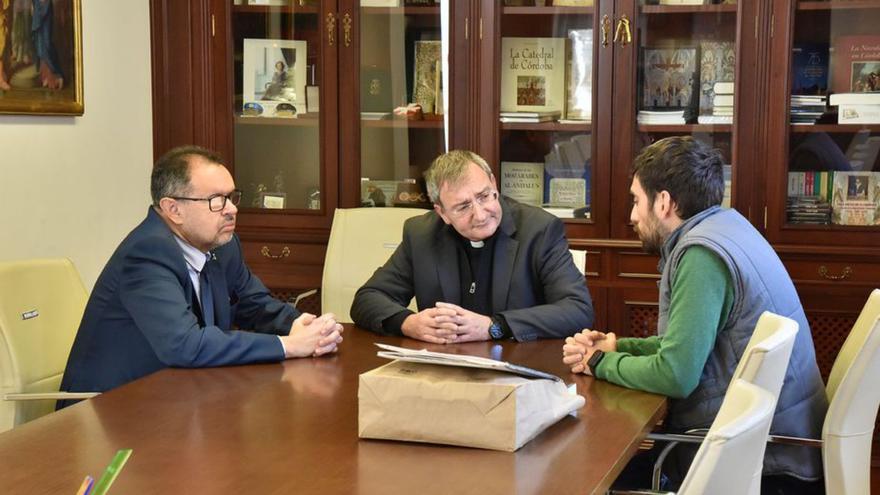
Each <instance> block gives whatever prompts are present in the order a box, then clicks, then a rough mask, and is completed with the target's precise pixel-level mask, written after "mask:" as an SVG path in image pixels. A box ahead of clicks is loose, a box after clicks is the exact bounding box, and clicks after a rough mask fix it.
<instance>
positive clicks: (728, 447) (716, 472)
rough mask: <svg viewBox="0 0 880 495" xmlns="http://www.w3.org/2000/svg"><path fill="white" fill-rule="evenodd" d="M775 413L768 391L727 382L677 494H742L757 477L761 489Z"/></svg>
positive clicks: (753, 386)
mask: <svg viewBox="0 0 880 495" xmlns="http://www.w3.org/2000/svg"><path fill="white" fill-rule="evenodd" d="M775 408H776V399H775V398H774V397H773V395H772V394H771V393H770V392H768V391H766V390H764V389H763V388H761V387H759V386H757V385H753V384H751V383H749V382H747V381H745V380H735V381H734V382H732V383H731V384H730V387H728V389H727V393H726V394H725V395H724V402H722V404H721V408H720V409H719V411H718V416H716V417H715V421H713V422H712V426H711V427H710V428H709V431H708V433H706V436H705V438H704V439H703V440H702V442H701V445H700V448H699V450H697V455H696V456H695V457H694V462H693V464H691V467H690V469H688V472H687V475H686V476H685V478H684V481H682V484H681V487H680V488H679V489H678V492H677V493H678V494H679V495H691V494H694V495H697V494H699V495H703V494H709V493H711V494H713V495H741V494H743V493H749V491H750V489H751V487H753V486H755V477H756V476H757V478H758V482H757V484H758V486H759V487H760V477H761V464H762V463H763V459H764V448H765V446H766V444H767V433H768V432H769V431H770V422H771V421H772V420H773V410H774V409H775ZM756 473H757V474H756ZM612 493H616V494H639V493H658V492H655V491H647V490H644V491H642V490H639V491H614V492H612Z"/></svg>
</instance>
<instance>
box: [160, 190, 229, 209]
mask: <svg viewBox="0 0 880 495" xmlns="http://www.w3.org/2000/svg"><path fill="white" fill-rule="evenodd" d="M169 198H171V199H184V200H186V201H207V202H208V209H209V210H211V211H213V212H218V211H223V209H224V208H226V201H227V200H228V201H231V202H232V204H234V205H235V206H238V203H240V202H241V191H239V190H238V189H236V190H234V191H232V192H231V193H229V194H212V195H211V196H208V197H207V198H187V197H185V196H169Z"/></svg>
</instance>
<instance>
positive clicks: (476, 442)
mask: <svg viewBox="0 0 880 495" xmlns="http://www.w3.org/2000/svg"><path fill="white" fill-rule="evenodd" d="M584 403H585V399H584V398H583V397H581V396H579V395H576V394H574V393H570V392H569V391H568V390H567V389H566V387H565V385H564V384H563V383H562V382H556V381H552V380H541V379H530V378H524V377H521V376H516V375H512V374H509V373H502V372H498V371H490V370H485V369H476V368H458V367H454V366H438V365H433V364H419V363H410V362H404V361H393V362H391V363H389V364H386V365H384V366H381V367H379V368H376V369H374V370H371V371H368V372H366V373H363V374H361V376H360V383H359V386H358V435H359V436H360V437H361V438H381V439H388V440H408V441H413V442H428V443H441V444H449V445H462V446H467V447H480V448H485V449H493V450H506V451H509V452H512V451H515V450H516V449H518V448H520V447H522V446H523V445H525V443H526V442H528V441H529V440H531V439H532V438H534V437H535V436H537V435H538V433H540V432H541V431H543V430H544V429H545V428H547V427H548V426H550V425H552V424H553V423H555V422H557V421H559V420H560V419H561V418H562V417H564V416H565V415H567V414H569V413H571V412H572V411H574V410H576V409H579V408H580V407H582V406H583V405H584Z"/></svg>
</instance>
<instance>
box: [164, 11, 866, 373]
mask: <svg viewBox="0 0 880 495" xmlns="http://www.w3.org/2000/svg"><path fill="white" fill-rule="evenodd" d="M305 3H307V4H308V5H300V2H299V0H292V1H291V2H290V3H289V4H287V5H286V6H283V7H267V6H249V5H234V4H233V2H232V1H224V0H175V1H173V2H172V1H169V0H152V1H151V13H152V16H151V23H152V33H153V73H154V85H153V88H154V136H155V152H156V154H157V155H158V154H160V153H162V152H164V151H166V150H167V149H168V148H170V147H171V146H173V145H178V144H184V143H197V144H201V145H204V146H208V147H212V148H216V149H218V150H220V151H221V152H223V153H224V155H225V156H227V157H231V158H232V160H231V162H232V163H231V167H232V169H233V171H234V173H235V175H236V178H239V177H244V176H245V175H246V174H245V173H244V172H243V171H244V170H246V169H247V168H248V167H253V166H256V165H255V164H257V163H259V160H264V161H265V160H266V156H272V146H271V145H270V144H266V143H273V142H283V141H284V139H285V137H284V136H288V135H295V134H297V133H306V134H307V135H308V137H307V138H304V139H305V141H302V140H301V141H297V142H304V143H307V144H308V146H307V148H309V149H300V148H299V147H297V146H292V145H290V144H289V143H286V144H279V145H278V146H279V147H278V149H279V150H281V151H280V152H279V153H276V155H277V158H278V160H279V161H278V163H281V164H282V168H283V170H284V171H285V173H290V174H294V173H299V172H298V171H300V170H301V169H299V168H297V167H302V166H306V167H307V168H308V173H309V174H312V175H313V176H314V177H317V179H315V180H314V182H315V185H316V187H317V188H319V189H320V207H319V208H318V209H315V210H310V209H307V208H305V207H302V206H301V205H302V204H305V203H304V202H303V200H302V198H301V197H300V198H298V199H297V198H296V197H295V196H296V194H299V193H296V192H294V191H288V201H289V202H290V204H291V205H295V204H298V205H300V206H295V207H289V208H287V209H284V210H267V209H262V208H244V209H243V210H242V213H241V215H240V222H239V232H240V234H241V237H242V240H243V242H244V246H245V250H246V256H247V260H248V262H249V264H250V265H251V266H252V267H253V268H254V269H255V271H256V272H257V273H258V274H259V275H260V276H261V277H262V278H263V280H264V281H265V282H266V283H267V285H269V286H270V287H272V288H273V290H276V291H277V293H278V294H280V295H284V296H289V295H295V294H296V293H297V292H300V291H302V290H305V289H308V288H313V287H319V286H320V278H321V271H322V264H323V256H324V249H325V244H326V240H327V236H328V233H329V228H330V224H331V222H332V216H333V211H334V209H335V208H349V207H356V206H359V205H360V203H361V199H362V191H361V189H362V186H361V178H362V177H369V178H370V179H374V178H375V179H393V180H402V179H407V178H409V179H418V178H419V176H420V174H421V172H422V171H423V170H424V168H425V167H426V166H427V164H428V163H429V162H430V160H431V159H432V158H433V157H434V156H435V155H436V154H437V153H438V152H440V151H441V150H442V149H443V146H444V135H445V134H444V133H445V132H448V136H449V143H450V147H459V148H469V149H473V150H475V151H477V152H478V153H480V154H481V155H483V156H484V157H486V158H487V160H488V161H489V162H490V163H491V164H492V165H493V167H495V170H496V172H498V171H500V163H501V162H502V161H524V162H534V161H540V160H542V159H543V157H544V156H545V155H546V154H547V153H548V152H550V151H551V149H552V148H553V145H554V143H556V142H558V141H559V140H564V139H569V138H570V137H571V136H575V135H579V134H589V135H590V139H591V147H592V149H591V157H590V161H591V165H590V166H591V174H592V175H591V189H590V192H591V205H590V206H591V216H590V218H589V219H577V220H575V219H571V220H566V227H567V233H568V237H569V241H570V244H571V246H572V247H573V248H576V249H584V250H586V251H587V253H588V256H587V272H588V274H587V284H588V286H589V288H590V291H591V293H592V295H593V297H594V302H595V305H596V311H597V313H596V314H597V316H598V321H597V328H603V329H606V328H607V329H612V330H615V331H617V332H618V333H620V334H621V335H646V334H650V333H651V332H652V331H654V329H655V328H656V304H657V288H656V282H657V280H658V274H657V269H656V263H657V259H656V258H654V257H651V256H648V255H645V254H643V253H642V252H641V250H640V246H639V242H638V240H637V238H636V236H635V235H634V233H633V231H632V228H631V226H630V225H629V211H630V198H629V193H628V189H629V184H630V177H629V173H630V172H629V170H630V168H629V167H630V164H631V163H632V159H633V157H634V156H635V155H636V154H637V153H638V151H639V150H640V149H641V148H642V147H643V146H644V145H645V144H648V143H650V142H652V141H654V140H657V139H660V138H663V137H666V136H672V135H681V134H687V135H694V136H696V137H698V138H699V139H703V140H706V141H707V142H709V143H711V144H712V145H713V146H716V147H718V148H719V149H721V150H722V153H723V154H724V157H725V159H726V161H727V162H728V163H730V165H731V204H732V206H733V207H735V208H737V209H738V210H739V211H740V212H741V213H742V214H743V215H744V216H746V217H747V218H748V219H749V220H750V221H751V222H752V223H753V224H754V225H755V226H756V228H758V229H759V230H760V231H761V232H763V233H764V234H765V235H766V237H767V238H768V240H769V241H770V242H771V243H772V244H773V246H774V247H775V248H776V249H777V251H778V252H779V254H780V256H781V257H782V259H783V261H784V263H785V264H786V266H787V268H788V269H789V272H790V273H791V275H792V278H793V279H794V281H795V284H796V286H797V288H798V291H799V293H800V295H801V298H802V300H803V302H804V305H805V308H806V310H807V313H808V316H809V319H810V323H811V329H812V331H813V335H814V339H815V341H816V343H817V346H816V348H817V353H818V359H819V362H820V366H821V367H822V370H823V373H825V374H826V375H827V373H828V371H829V370H830V364H831V363H832V362H833V359H834V357H835V356H836V353H837V350H838V349H839V347H840V345H841V344H842V342H843V339H844V338H845V337H846V334H847V332H848V329H849V327H850V325H851V324H852V322H853V321H854V319H855V317H856V315H857V314H858V311H859V310H860V308H861V306H862V304H863V302H864V300H865V299H866V298H867V295H868V293H869V291H870V290H871V289H872V288H875V287H877V286H878V285H880V282H878V281H880V258H878V256H877V246H880V227H876V226H874V227H844V226H834V225H806V226H805V225H796V224H792V223H788V222H787V221H786V212H785V206H786V196H787V189H786V184H787V177H788V171H789V161H790V156H791V151H792V150H791V149H790V147H791V143H792V142H793V140H795V139H797V138H798V137H802V136H803V135H804V134H806V133H827V134H830V135H832V137H834V138H836V141H835V142H843V141H842V140H843V139H851V136H853V135H855V134H857V133H859V132H862V133H868V134H869V135H870V136H871V137H874V136H877V135H878V132H880V125H863V126H849V127H847V126H840V125H838V124H836V123H834V122H824V121H822V122H820V124H819V125H814V126H794V125H790V123H789V112H790V107H789V100H790V94H791V89H790V88H791V71H792V67H791V59H792V55H791V54H792V48H793V47H794V46H795V45H796V44H798V43H803V42H819V43H822V42H824V43H830V44H832V45H833V39H834V37H835V36H838V35H841V34H844V33H853V34H859V33H862V34H864V33H873V32H875V31H876V26H877V25H878V24H880V1H873V0H870V1H869V0H847V1H844V0H832V1H822V2H819V1H814V2H810V1H796V0H780V1H777V2H764V1H758V0H741V1H739V2H736V3H733V4H727V3H725V4H720V5H716V4H713V5H695V6H667V5H654V3H656V2H644V1H639V0H616V1H612V0H609V1H605V0H596V1H595V2H594V5H592V6H584V7H554V6H525V7H511V6H504V5H502V3H503V2H501V1H496V0H462V1H454V2H451V6H452V10H451V12H450V29H449V34H448V37H447V41H448V46H449V53H450V64H449V70H450V77H449V88H448V93H449V101H448V107H447V114H448V115H447V117H448V120H447V121H445V122H444V121H427V120H423V121H415V122H413V121H409V122H408V121H397V120H373V121H368V120H363V119H362V118H361V115H360V112H359V109H362V108H364V107H363V106H362V103H363V101H364V99H365V95H364V94H362V90H364V88H365V86H363V85H362V83H363V80H364V78H365V77H366V71H367V69H368V68H369V69H370V70H375V69H379V70H381V69H387V71H388V75H389V77H390V78H391V80H392V81H398V82H397V86H400V84H402V83H400V81H406V80H411V79H412V76H411V75H410V74H409V71H411V70H412V67H411V65H407V64H408V63H409V62H407V60H409V59H410V58H411V56H412V55H411V51H412V49H411V48H408V46H409V45H410V44H411V43H413V41H414V40H423V39H440V10H439V7H436V6H402V7H360V6H359V5H358V2H356V1H355V0H329V1H321V2H305ZM400 3H401V4H403V3H404V2H403V1H401V2H400ZM546 3H548V4H552V1H551V0H547V2H546ZM646 3H649V4H646ZM624 19H625V20H627V21H628V22H629V27H630V35H631V39H630V40H628V41H627V42H624V39H623V38H625V36H623V35H622V34H621V35H619V36H618V39H617V40H615V39H614V37H615V33H616V32H617V31H618V30H619V29H620V30H624V27H625V26H624V24H625V21H624ZM573 27H575V28H582V29H587V28H589V29H592V30H593V60H592V67H593V78H592V92H593V95H592V98H593V100H592V109H593V112H592V114H593V116H592V121H591V122H590V123H583V124H564V123H558V122H549V123H535V124H529V123H515V124H511V123H508V124H503V123H501V122H499V111H500V84H501V78H502V70H503V68H502V67H501V66H500V65H499V63H500V60H501V57H500V47H501V41H502V39H503V38H504V37H506V36H522V37H544V36H559V37H565V36H566V30H567V29H571V28H573ZM603 27H604V28H606V29H607V33H606V37H607V43H606V44H603V43H602V36H603ZM872 30H873V31H872ZM259 36H262V37H266V38H271V37H272V36H279V37H282V38H293V39H304V40H306V41H307V42H308V43H309V50H308V57H307V62H308V64H309V66H310V67H312V68H313V69H312V70H314V74H315V75H314V80H313V81H310V84H311V83H314V84H315V85H318V86H319V87H320V98H321V99H320V116H319V117H318V118H316V119H313V120H302V121H300V120H299V119H294V120H281V119H278V120H275V119H266V120H265V121H256V122H255V121H254V120H253V119H251V118H246V117H242V116H241V101H240V98H241V96H240V95H241V84H242V83H241V77H242V76H241V70H242V63H243V62H242V60H241V57H242V54H241V46H240V44H241V40H242V38H244V37H259ZM707 40H709V41H711V40H714V41H726V42H729V43H731V44H732V46H733V47H734V49H735V54H736V56H735V60H736V62H735V68H734V73H735V81H734V82H735V110H734V114H735V119H734V121H733V124H713V125H701V124H696V123H694V121H693V120H691V121H688V123H687V124H683V125H650V126H649V125H640V124H639V123H638V121H637V118H636V116H637V113H638V110H639V109H640V106H639V95H640V87H641V86H642V84H643V79H642V78H643V76H644V75H643V72H644V70H643V63H642V61H641V54H642V51H643V49H644V48H646V47H647V48H650V47H656V46H666V45H667V44H669V43H671V44H674V45H676V46H697V47H698V46H700V43H701V42H702V41H707ZM401 41H402V43H401ZM401 44H403V45H404V46H400V45H401ZM383 64H384V66H383ZM410 84H411V83H410ZM392 86H395V84H394V83H393V84H392ZM398 89H399V88H398ZM407 91H408V90H407ZM397 94H398V96H399V95H400V94H402V93H401V92H400V91H398V93H397ZM407 95H408V93H407ZM401 103H403V102H401ZM247 136H250V139H252V143H251V144H249V145H246V144H242V143H243V141H242V139H245V138H246V137H247ZM272 136H274V137H272ZM842 136H843V137H842ZM395 143H397V144H395ZM399 143H406V144H405V146H403V148H395V146H398V145H399ZM243 146H250V147H251V148H250V149H251V151H250V154H244V153H242V147H243ZM404 148H405V149H404ZM304 154H305V155H304ZM258 155H259V156H258ZM263 155H266V156H263ZM306 155H307V158H304V156H306ZM254 156H258V158H259V160H258V159H256V158H253V157H254ZM386 156H387V157H390V158H388V160H386V158H385V157H386ZM384 161H387V162H388V163H390V164H392V165H390V168H388V169H382V168H381V167H380V166H379V165H378V164H377V163H381V162H384ZM303 164H306V165H303ZM873 170H875V171H880V163H878V162H877V161H875V162H874V164H873ZM239 185H240V186H242V187H243V188H244V189H245V190H246V191H248V190H249V189H248V188H250V187H252V186H251V184H239ZM295 199H296V201H294V200H295ZM314 303H315V301H313V303H312V306H309V309H312V310H317V309H318V308H317V307H316V306H315V305H314Z"/></svg>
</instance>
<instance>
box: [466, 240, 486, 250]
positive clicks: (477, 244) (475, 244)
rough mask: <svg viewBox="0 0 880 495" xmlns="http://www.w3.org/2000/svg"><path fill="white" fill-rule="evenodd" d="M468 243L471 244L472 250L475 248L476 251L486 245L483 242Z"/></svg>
mask: <svg viewBox="0 0 880 495" xmlns="http://www.w3.org/2000/svg"><path fill="white" fill-rule="evenodd" d="M470 243H471V247H472V248H477V249H479V248H481V247H483V246H485V245H486V243H485V242H483V241H470Z"/></svg>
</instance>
